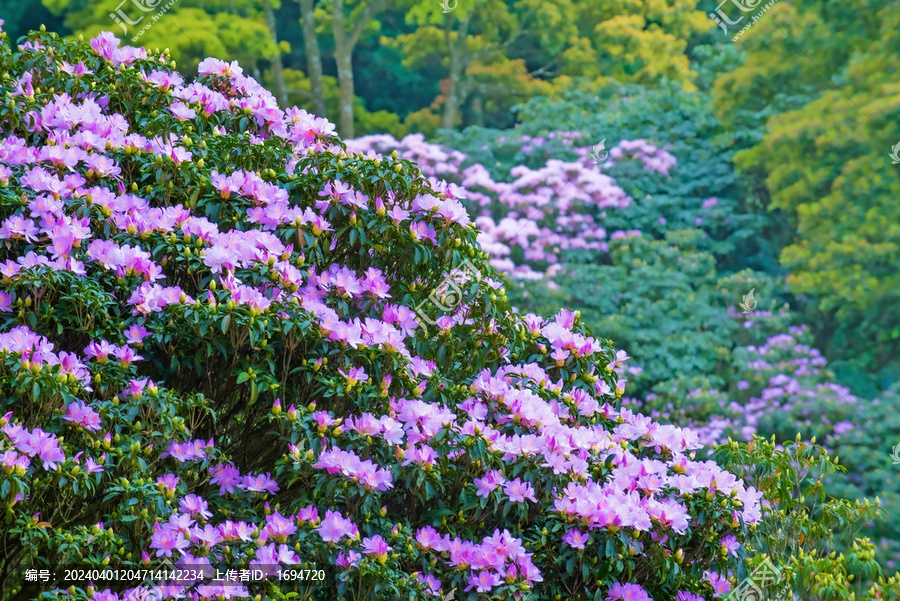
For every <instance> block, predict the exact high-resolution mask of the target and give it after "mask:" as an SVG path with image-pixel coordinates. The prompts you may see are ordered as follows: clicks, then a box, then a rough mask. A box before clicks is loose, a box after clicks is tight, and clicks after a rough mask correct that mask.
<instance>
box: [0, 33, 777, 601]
mask: <svg viewBox="0 0 900 601" xmlns="http://www.w3.org/2000/svg"><path fill="white" fill-rule="evenodd" d="M21 41H22V44H21V45H20V46H19V47H18V50H14V49H13V48H12V47H11V46H10V44H9V42H8V41H7V40H6V39H5V38H4V39H3V43H2V44H0V63H2V67H3V69H2V71H3V75H2V79H0V91H2V92H4V97H5V98H6V102H5V103H4V104H3V105H2V106H0V123H2V127H3V132H4V134H3V138H2V140H0V183H2V186H0V211H2V214H0V217H2V220H0V221H2V226H0V236H2V238H3V240H4V245H3V247H2V248H0V261H2V263H0V275H2V285H0V289H2V292H0V307H2V310H3V313H2V319H3V333H2V335H0V358H2V369H0V390H2V391H3V394H2V401H0V402H2V413H0V414H2V415H3V417H2V420H0V464H2V468H0V469H2V472H3V483H2V487H0V498H2V500H3V502H4V504H5V508H6V515H5V520H4V522H3V525H2V526H0V538H2V539H3V541H4V545H5V546H4V549H5V550H4V556H3V558H2V561H3V562H4V563H3V564H2V566H0V567H2V571H0V577H2V578H3V579H4V580H3V582H0V590H2V591H3V593H2V594H3V595H5V596H9V597H10V598H27V595H28V593H27V591H25V590H20V588H19V587H20V586H21V580H18V578H19V577H20V576H21V570H24V569H26V568H37V567H47V566H51V567H52V566H57V565H62V564H76V563H82V564H85V565H91V566H99V565H107V564H108V565H112V566H130V567H140V566H151V567H153V566H158V565H160V562H162V561H164V560H168V561H171V562H172V564H173V565H175V566H193V567H195V568H196V567H197V566H200V567H204V566H205V567H208V568H211V569H222V570H229V569H238V568H242V569H243V568H248V569H251V568H252V569H258V570H262V571H263V572H264V573H266V574H267V575H269V577H270V578H269V579H268V580H267V581H266V582H265V583H262V582H255V583H252V584H247V583H240V584H232V585H223V584H221V583H216V582H210V581H208V579H207V580H203V581H200V582H193V581H190V582H185V581H183V580H178V581H174V582H173V581H167V582H161V583H157V586H156V588H155V589H154V593H153V594H154V595H155V596H157V597H163V598H184V597H188V598H192V599H211V598H223V597H225V598H228V597H231V598H244V597H253V596H254V595H257V597H255V598H266V599H276V598H283V595H284V594H285V593H286V592H287V591H289V590H296V586H297V583H290V582H285V581H283V580H280V579H279V578H278V576H277V573H276V572H275V569H276V567H279V566H280V567H281V568H286V567H293V568H297V569H315V570H319V569H321V570H324V571H325V572H326V574H327V577H326V583H325V584H323V585H320V586H318V587H311V588H309V587H308V588H303V589H302V592H304V593H306V594H309V595H311V597H312V598H316V599H329V600H330V599H334V598H335V597H339V598H347V599H364V598H365V599H392V600H393V599H397V598H404V599H411V598H425V597H428V596H436V595H444V594H447V593H448V592H449V591H454V592H455V593H456V595H457V598H468V599H475V598H477V597H478V596H486V595H488V594H490V595H491V596H492V598H497V599H513V598H516V599H559V598H562V597H563V596H564V597H565V598H568V599H608V600H615V599H657V600H659V599H673V598H676V597H677V598H678V599H681V600H686V599H698V598H704V599H710V598H712V597H714V596H721V595H723V594H724V593H726V592H727V591H728V590H729V588H730V586H731V583H730V581H729V580H728V574H729V572H728V571H729V569H730V568H731V567H732V566H733V565H734V563H733V562H734V561H735V560H734V558H733V556H731V555H730V554H728V553H726V554H722V553H720V541H721V540H723V539H724V538H725V537H732V538H730V539H729V540H733V541H734V544H731V545H730V548H731V549H732V551H734V550H736V549H737V548H738V545H739V539H741V538H742V537H743V536H744V533H745V529H746V527H747V525H750V524H753V523H755V522H756V521H757V520H758V519H759V518H760V505H759V498H760V493H759V492H757V491H756V489H753V488H749V487H745V486H744V485H743V484H742V483H741V481H739V480H738V479H736V478H735V477H734V476H732V475H731V474H729V473H728V472H725V471H723V470H722V469H720V468H719V467H718V466H717V465H716V464H715V463H713V462H709V461H695V460H694V459H693V457H694V455H693V452H694V450H695V449H698V448H699V446H700V445H699V444H698V442H697V437H696V435H695V434H693V433H692V432H690V431H688V430H684V429H681V428H678V427H674V426H669V425H661V424H658V423H654V422H653V421H651V420H650V419H649V418H646V417H644V416H641V415H639V414H635V413H633V412H631V411H629V410H626V409H623V408H622V407H621V403H620V400H621V398H622V395H623V393H624V378H623V377H622V375H623V373H624V372H623V370H624V365H623V362H624V361H625V360H626V359H627V356H626V355H625V354H624V353H622V352H621V351H618V352H617V351H615V350H614V349H613V348H611V346H610V344H609V342H608V341H606V340H603V339H600V338H595V337H593V336H592V335H591V334H590V332H589V331H587V330H586V328H585V326H584V325H583V323H582V322H581V320H580V319H579V316H578V314H577V313H573V312H570V311H565V310H563V311H561V312H559V313H558V314H557V315H556V316H555V317H553V318H551V319H543V318H541V317H538V316H536V315H533V314H528V315H520V314H518V313H517V312H514V311H512V310H511V309H510V306H509V303H508V302H507V301H506V299H505V297H506V294H505V290H504V286H503V283H502V281H501V280H500V278H499V276H498V275H497V273H496V272H495V271H494V270H493V268H492V267H491V266H490V265H489V262H488V254H487V253H485V252H483V251H482V250H481V249H480V248H479V246H478V244H477V243H476V236H478V232H477V230H476V229H475V227H474V224H472V223H470V222H469V217H468V215H467V212H466V211H465V210H464V208H463V206H462V204H461V203H460V200H459V198H460V197H461V196H463V195H464V192H463V191H462V190H461V189H459V188H458V187H456V186H455V185H452V184H447V183H444V182H442V181H438V180H435V179H431V180H427V179H425V178H424V177H423V176H422V175H421V172H420V170H419V168H418V167H417V166H416V165H415V164H413V163H412V162H410V161H408V160H404V159H399V158H396V155H394V156H393V157H390V158H388V157H384V156H377V153H374V152H373V153H371V156H369V157H362V156H361V155H358V154H352V153H348V152H347V151H346V149H345V147H344V146H343V144H342V143H341V142H340V141H339V140H337V139H336V138H335V137H334V136H333V135H332V129H333V127H332V125H331V124H330V123H328V122H327V121H325V120H323V119H319V118H316V117H314V116H312V115H309V114H307V113H306V112H304V111H302V110H298V109H290V110H287V111H283V110H281V109H279V108H278V107H277V105H276V103H275V101H274V99H273V97H272V96H271V95H270V94H269V93H268V92H266V91H265V90H264V89H262V88H261V87H260V86H259V85H258V84H257V83H256V82H255V81H254V80H253V79H251V78H249V77H247V76H245V75H244V74H243V72H242V70H241V68H240V67H239V66H238V65H237V64H236V63H231V64H228V63H225V62H222V61H219V60H215V59H207V60H205V61H203V62H202V63H201V65H200V69H199V72H200V75H199V77H198V79H197V80H196V81H194V82H192V83H190V84H187V83H185V82H184V81H183V80H182V78H181V77H180V76H179V75H178V73H177V72H176V71H175V64H174V61H171V60H170V57H169V56H167V55H166V54H165V53H162V54H160V53H159V52H149V51H147V50H145V49H140V48H131V47H122V46H120V43H119V40H117V39H116V38H115V37H114V36H112V35H111V34H108V33H105V34H103V35H101V36H99V37H98V38H95V39H93V40H91V41H90V44H87V43H80V42H67V41H62V40H60V39H59V38H58V37H57V36H56V35H53V34H45V33H33V34H30V35H29V36H28V37H27V39H23V40H21ZM609 189H610V190H611V191H612V192H614V189H613V188H609ZM615 194H616V195H618V193H615ZM617 198H621V196H617ZM451 284H452V287H453V290H455V291H456V294H457V297H456V300H457V301H458V302H456V303H455V304H454V303H448V302H447V301H446V297H447V293H448V291H449V290H450V288H449V286H451ZM448 304H449V305H451V306H450V308H449V310H444V309H445V308H446V307H447V305H448ZM201 580H202V579H201ZM56 585H57V583H56V582H50V583H48V584H47V585H46V587H47V588H50V589H52V588H54V587H55V586H56ZM304 586H305V583H304ZM301 588H302V587H301ZM145 591H146V589H145V588H142V587H135V586H133V585H130V584H126V583H120V584H111V583H109V582H97V583H93V584H91V586H88V584H87V583H84V584H81V585H79V586H76V585H72V586H71V588H69V589H68V590H67V591H65V592H61V593H59V596H60V597H61V598H62V597H64V598H68V599H86V598H92V599H95V600H96V599H101V600H103V601H109V600H115V599H139V598H145V597H146V593H145Z"/></svg>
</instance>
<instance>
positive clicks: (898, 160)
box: [890, 142, 900, 165]
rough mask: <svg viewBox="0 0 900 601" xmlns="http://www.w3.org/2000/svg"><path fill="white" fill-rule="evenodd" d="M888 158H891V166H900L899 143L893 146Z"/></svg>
mask: <svg viewBox="0 0 900 601" xmlns="http://www.w3.org/2000/svg"><path fill="white" fill-rule="evenodd" d="M890 157H891V164H892V165H898V164H900V142H897V143H896V144H894V146H893V147H892V148H891V154H890Z"/></svg>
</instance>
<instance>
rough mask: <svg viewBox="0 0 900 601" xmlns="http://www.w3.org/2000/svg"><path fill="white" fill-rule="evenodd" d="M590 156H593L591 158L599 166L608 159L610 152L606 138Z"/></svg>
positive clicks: (593, 149)
mask: <svg viewBox="0 0 900 601" xmlns="http://www.w3.org/2000/svg"><path fill="white" fill-rule="evenodd" d="M588 154H590V155H591V158H592V159H594V162H595V163H597V164H598V165H599V164H600V163H602V162H604V161H605V160H606V159H608V158H609V151H608V150H606V138H603V139H602V140H600V143H599V144H596V145H595V146H594V147H593V148H592V149H591V151H590V153H588Z"/></svg>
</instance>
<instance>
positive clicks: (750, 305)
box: [740, 288, 756, 315]
mask: <svg viewBox="0 0 900 601" xmlns="http://www.w3.org/2000/svg"><path fill="white" fill-rule="evenodd" d="M754 290H756V288H751V289H750V292H748V293H747V294H745V295H744V302H742V303H741V304H740V307H741V313H743V314H744V315H747V314H748V313H752V312H753V311H754V310H755V309H756V299H755V298H753V291H754Z"/></svg>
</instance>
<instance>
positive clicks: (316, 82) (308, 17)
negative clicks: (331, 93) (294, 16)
mask: <svg viewBox="0 0 900 601" xmlns="http://www.w3.org/2000/svg"><path fill="white" fill-rule="evenodd" d="M298 2H299V3H300V22H301V23H302V24H303V45H304V48H305V49H306V70H307V76H308V77H309V83H310V86H311V87H312V90H311V97H312V112H313V113H314V114H316V115H318V116H319V117H327V116H328V115H327V112H326V110H325V80H324V78H323V77H322V55H321V54H320V53H319V38H318V36H317V35H316V22H315V19H314V17H313V5H314V2H315V0H298Z"/></svg>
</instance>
